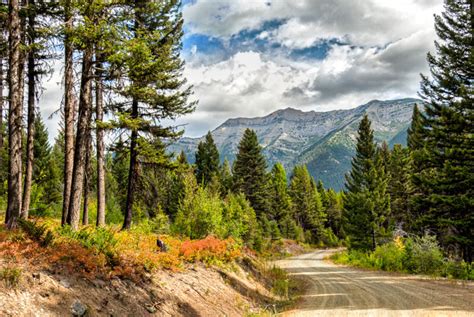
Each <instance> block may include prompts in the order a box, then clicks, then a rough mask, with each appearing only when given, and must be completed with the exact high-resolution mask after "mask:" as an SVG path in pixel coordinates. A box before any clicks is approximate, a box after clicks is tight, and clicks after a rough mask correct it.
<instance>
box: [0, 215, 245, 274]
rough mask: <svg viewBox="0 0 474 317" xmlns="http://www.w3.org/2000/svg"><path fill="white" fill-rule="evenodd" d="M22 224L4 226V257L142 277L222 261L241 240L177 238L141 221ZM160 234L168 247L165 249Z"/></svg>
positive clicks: (0, 234)
mask: <svg viewBox="0 0 474 317" xmlns="http://www.w3.org/2000/svg"><path fill="white" fill-rule="evenodd" d="M19 224H20V226H19V229H16V230H5V229H4V226H3V225H2V226H0V258H2V259H6V260H7V261H8V262H9V263H16V262H27V263H35V265H39V264H41V265H43V266H44V267H47V268H48V269H50V270H58V271H62V269H63V268H66V269H67V270H68V271H69V272H75V273H79V274H82V275H84V276H86V277H89V278H94V277H97V276H101V277H113V276H118V277H121V278H128V279H131V280H140V279H143V278H145V276H146V273H149V272H153V271H154V270H157V269H169V270H174V271H176V270H181V269H182V268H184V267H185V265H186V263H197V262H200V263H205V264H208V265H221V264H226V263H228V262H231V261H233V260H234V259H236V258H238V257H240V256H241V245H240V244H239V243H237V242H236V241H234V240H233V239H231V238H228V239H219V238H216V237H214V236H208V237H206V238H204V239H197V240H190V239H183V240H182V239H178V238H176V237H172V236H169V235H159V236H157V235H156V234H154V233H151V232H143V231H142V230H141V229H142V228H141V227H138V228H135V229H132V230H130V231H119V229H118V227H114V226H108V227H103V228H95V227H94V226H86V227H83V228H81V229H80V230H77V231H73V230H71V228H70V227H68V226H64V227H61V226H59V224H58V223H57V222H48V221H42V220H37V221H26V220H22V221H20V222H19ZM157 238H159V239H161V240H162V241H163V242H164V243H165V244H166V245H167V248H168V251H167V252H160V250H159V248H158V247H157Z"/></svg>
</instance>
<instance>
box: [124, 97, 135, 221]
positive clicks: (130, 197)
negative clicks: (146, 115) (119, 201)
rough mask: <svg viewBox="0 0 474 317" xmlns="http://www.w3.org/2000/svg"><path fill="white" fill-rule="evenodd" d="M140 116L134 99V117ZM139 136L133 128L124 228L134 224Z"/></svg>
mask: <svg viewBox="0 0 474 317" xmlns="http://www.w3.org/2000/svg"><path fill="white" fill-rule="evenodd" d="M137 118H138V101H137V100H136V99H134V100H133V101H132V119H137ZM137 138H138V132H137V131H136V130H135V129H134V130H132V135H131V138H130V166H129V169H128V187H127V202H126V205H125V219H124V222H123V227H122V230H128V229H130V226H131V225H132V208H133V201H134V194H135V182H136V177H137V156H138V153H137Z"/></svg>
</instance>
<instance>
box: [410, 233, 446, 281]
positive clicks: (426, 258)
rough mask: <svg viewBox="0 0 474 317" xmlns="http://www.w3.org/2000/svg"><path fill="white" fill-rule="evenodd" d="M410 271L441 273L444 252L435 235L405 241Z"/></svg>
mask: <svg viewBox="0 0 474 317" xmlns="http://www.w3.org/2000/svg"><path fill="white" fill-rule="evenodd" d="M405 246H406V252H407V259H406V267H407V269H408V271H410V272H413V273H417V274H431V275H433V274H440V273H441V269H442V267H443V259H444V256H443V252H442V251H441V248H440V247H439V245H438V242H437V241H436V237H435V236H430V235H424V236H423V237H415V238H413V239H411V238H410V239H407V240H406V242H405Z"/></svg>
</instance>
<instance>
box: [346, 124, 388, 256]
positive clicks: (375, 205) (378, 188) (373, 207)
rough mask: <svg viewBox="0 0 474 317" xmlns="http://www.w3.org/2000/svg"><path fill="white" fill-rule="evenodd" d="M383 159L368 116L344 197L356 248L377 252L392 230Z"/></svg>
mask: <svg viewBox="0 0 474 317" xmlns="http://www.w3.org/2000/svg"><path fill="white" fill-rule="evenodd" d="M384 159H385V158H384V154H383V150H377V148H376V145H375V143H374V134H373V130H372V129H371V127H370V120H369V118H368V116H367V115H365V116H364V118H363V119H362V121H361V122H360V124H359V130H358V136H357V145H356V155H355V157H354V158H353V159H352V170H351V171H350V173H349V174H348V175H347V176H346V188H347V193H346V195H345V196H344V197H345V199H344V211H345V217H346V233H347V234H348V235H349V236H350V241H351V247H353V248H360V249H375V247H376V246H377V244H378V243H379V242H381V241H382V240H383V239H384V238H385V236H386V235H387V234H388V230H389V229H390V228H389V222H388V220H389V219H388V216H389V212H390V196H389V195H388V193H387V183H388V177H387V175H386V172H385V166H384Z"/></svg>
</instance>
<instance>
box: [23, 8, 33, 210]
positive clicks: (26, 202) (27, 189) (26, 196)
mask: <svg viewBox="0 0 474 317" xmlns="http://www.w3.org/2000/svg"><path fill="white" fill-rule="evenodd" d="M34 4H35V1H34V0H30V1H29V5H30V6H31V5H34ZM34 25H35V16H34V15H33V14H30V15H29V17H28V38H29V45H30V51H29V53H28V121H27V139H26V170H25V184H24V188H23V202H22V211H21V217H22V218H23V219H28V213H29V210H30V198H31V182H32V178H33V163H34V151H33V149H34V148H33V143H34V138H35V112H36V109H35V85H36V83H35V51H34V49H33V48H32V47H33V45H34V42H35V32H34Z"/></svg>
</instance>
